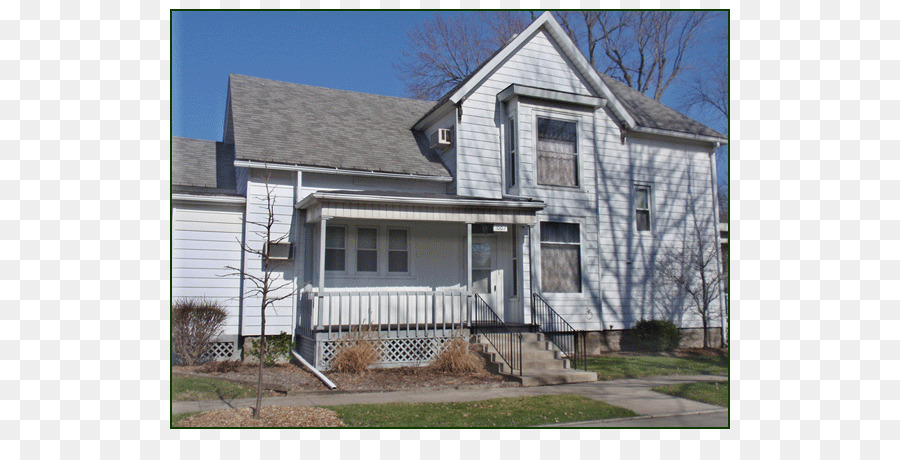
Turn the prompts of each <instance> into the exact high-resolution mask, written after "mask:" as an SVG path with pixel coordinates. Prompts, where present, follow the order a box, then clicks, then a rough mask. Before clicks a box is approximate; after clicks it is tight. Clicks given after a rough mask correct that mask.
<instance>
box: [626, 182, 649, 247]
mask: <svg viewBox="0 0 900 460" xmlns="http://www.w3.org/2000/svg"><path fill="white" fill-rule="evenodd" d="M638 189H646V190H647V208H646V209H640V210H639V209H638V207H637V193H638ZM653 203H654V200H653V185H652V184H648V183H643V182H636V183H635V184H634V185H633V186H632V192H631V220H632V221H633V222H634V223H633V224H632V228H634V231H635V232H636V233H637V234H639V235H652V234H653V223H654V218H653V214H654V212H653ZM638 211H646V212H647V227H648V228H647V230H640V229H638V218H637V213H638Z"/></svg>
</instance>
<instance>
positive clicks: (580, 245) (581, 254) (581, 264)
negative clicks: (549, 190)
mask: <svg viewBox="0 0 900 460" xmlns="http://www.w3.org/2000/svg"><path fill="white" fill-rule="evenodd" d="M544 222H547V223H555V224H572V225H577V226H578V243H577V244H576V243H555V242H549V243H547V244H551V245H566V246H578V274H579V279H578V291H575V292H556V291H545V290H544V282H545V280H544V250H543V245H544V244H545V243H544V241H543V238H544V234H543V232H542V231H541V224H542V223H544ZM536 227H537V250H538V254H539V259H538V261H537V262H538V263H537V265H538V267H537V268H538V271H539V273H540V280H541V282H540V292H541V295H544V294H546V295H547V297H554V296H583V295H584V294H585V292H586V289H585V286H584V283H585V279H584V278H585V274H584V268H585V267H584V241H585V239H584V235H583V234H582V233H583V228H584V224H583V223H582V222H580V221H578V220H572V219H566V218H554V217H549V216H548V217H547V220H539V221H538V223H537V225H536Z"/></svg>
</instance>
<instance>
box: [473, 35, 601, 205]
mask: <svg viewBox="0 0 900 460" xmlns="http://www.w3.org/2000/svg"><path fill="white" fill-rule="evenodd" d="M513 83H518V84H523V85H528V86H534V87H539V88H545V89H551V90H555V91H564V92H569V93H576V94H582V95H585V96H590V95H593V93H592V92H591V90H590V89H588V88H589V87H588V85H587V83H586V82H585V81H584V80H583V78H582V77H581V76H580V75H579V74H578V72H577V71H575V70H574V66H573V64H572V63H571V62H570V61H569V59H568V58H566V57H565V55H564V54H563V53H562V52H561V50H559V49H558V47H557V46H556V45H555V44H554V43H553V41H552V39H551V38H549V35H547V33H546V32H544V31H543V30H539V31H538V32H537V33H536V34H535V35H534V36H533V37H531V38H530V39H529V40H528V41H526V42H525V43H524V44H523V45H522V47H521V48H519V49H518V50H517V51H516V52H515V53H514V54H513V55H512V56H510V57H509V59H507V60H506V61H505V62H504V63H503V64H501V65H500V67H499V68H498V69H497V70H496V71H495V72H493V73H492V74H491V76H490V77H488V78H487V79H486V80H485V81H484V82H483V83H482V84H481V85H479V86H478V87H477V88H476V89H475V90H474V91H473V92H472V93H471V94H469V95H468V96H467V97H466V99H465V102H464V103H463V117H462V121H461V122H460V123H459V128H458V145H459V148H458V149H457V152H456V157H457V185H456V189H457V193H458V194H459V195H465V196H475V197H485V198H500V197H501V196H502V192H503V190H504V186H505V183H504V177H503V176H502V174H501V171H502V166H501V163H502V151H501V148H500V147H501V142H500V132H501V130H500V127H501V125H502V124H503V123H505V121H506V117H505V115H504V114H503V110H502V107H501V105H500V104H499V103H498V102H497V94H498V93H500V92H501V91H503V90H504V89H506V88H507V87H508V86H509V85H511V84H513ZM519 118H520V119H521V118H525V117H523V116H522V114H519ZM519 123H520V125H521V123H522V121H520V122H519ZM521 129H522V128H521V127H520V133H521V132H522V131H521ZM520 142H521V141H520Z"/></svg>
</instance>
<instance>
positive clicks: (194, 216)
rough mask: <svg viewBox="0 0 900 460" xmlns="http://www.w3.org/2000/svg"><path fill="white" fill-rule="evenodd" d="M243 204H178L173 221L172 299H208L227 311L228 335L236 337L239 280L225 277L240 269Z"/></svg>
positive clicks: (226, 330)
mask: <svg viewBox="0 0 900 460" xmlns="http://www.w3.org/2000/svg"><path fill="white" fill-rule="evenodd" d="M243 213H244V209H243V205H231V206H217V205H209V204H197V203H181V202H176V203H175V205H174V215H173V222H172V296H173V298H174V299H179V298H185V297H205V298H207V299H209V300H214V301H216V302H218V303H219V304H220V305H222V306H224V307H225V308H226V310H227V311H228V319H227V320H226V323H225V330H224V331H223V334H225V335H237V333H238V311H239V303H238V302H239V301H238V293H239V292H240V280H239V279H238V278H237V277H223V276H222V275H226V274H229V273H230V272H229V270H227V269H225V266H226V265H231V266H234V267H240V264H241V246H240V239H241V231H242V230H241V229H242V225H243V221H242V217H243Z"/></svg>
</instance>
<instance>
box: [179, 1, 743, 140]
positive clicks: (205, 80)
mask: <svg viewBox="0 0 900 460" xmlns="http://www.w3.org/2000/svg"><path fill="white" fill-rule="evenodd" d="M434 14H435V12H433V11H409V12H405V11H404V12H394V11H389V12H379V11H361V12H360V11H324V12H323V11H175V12H173V14H172V42H173V45H172V96H173V100H172V112H173V113H172V124H173V133H174V135H175V136H180V137H191V138H197V139H208V140H221V139H222V128H223V121H224V117H225V97H226V93H227V85H228V74H229V73H238V74H244V75H251V76H254V77H262V78H270V79H273V80H281V81H288V82H293V83H303V84H307V85H314V86H324V87H328V88H335V89H344V90H350V91H359V92H364V93H373V94H383V95H387V96H399V97H404V96H406V94H405V90H404V87H403V82H402V81H401V80H400V78H399V76H398V74H397V71H396V70H395V68H394V64H395V63H397V62H398V61H399V59H400V56H401V52H402V50H403V49H404V47H405V46H406V32H407V30H408V29H410V28H412V27H415V26H417V25H420V24H422V23H423V22H424V21H425V20H426V19H428V18H430V17H432V16H433V15H434ZM440 14H466V13H459V12H442V13H440ZM718 16H719V19H718V20H716V21H715V22H714V24H713V27H712V28H711V29H710V30H709V31H708V33H709V34H710V36H715V35H721V34H720V32H718V31H720V30H723V29H724V28H726V27H727V14H726V13H720V14H718ZM711 42H712V41H711V40H701V41H700V43H711ZM703 46H704V48H703V49H702V52H704V53H708V54H711V53H712V52H711V50H710V48H709V46H708V45H703ZM701 62H702V60H701ZM678 97H680V94H679V93H678V89H677V88H673V89H670V90H669V92H667V93H666V95H665V96H664V98H663V102H664V103H666V104H667V105H669V106H672V107H676V108H677V105H676V103H677V98H678ZM689 115H693V116H694V117H695V118H696V119H698V120H699V121H701V122H706V123H707V124H710V125H711V127H713V128H715V129H718V130H720V131H722V130H723V129H724V127H721V126H715V125H714V124H713V123H710V122H709V121H707V120H704V117H703V116H702V114H689Z"/></svg>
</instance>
